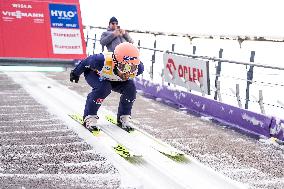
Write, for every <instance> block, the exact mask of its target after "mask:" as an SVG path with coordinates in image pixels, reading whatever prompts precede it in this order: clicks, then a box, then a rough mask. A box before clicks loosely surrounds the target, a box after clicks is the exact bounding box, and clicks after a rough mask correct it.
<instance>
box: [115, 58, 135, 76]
mask: <svg viewBox="0 0 284 189" xmlns="http://www.w3.org/2000/svg"><path fill="white" fill-rule="evenodd" d="M112 58H113V61H114V62H115V63H116V67H117V69H118V70H119V71H120V72H122V73H127V72H129V73H135V72H136V71H137V69H138V65H135V64H132V63H131V62H130V61H131V60H137V59H138V58H137V57H131V56H124V57H123V62H119V61H117V59H116V58H115V56H114V55H113V56H112Z"/></svg>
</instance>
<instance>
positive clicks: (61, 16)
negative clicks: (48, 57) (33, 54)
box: [49, 4, 83, 54]
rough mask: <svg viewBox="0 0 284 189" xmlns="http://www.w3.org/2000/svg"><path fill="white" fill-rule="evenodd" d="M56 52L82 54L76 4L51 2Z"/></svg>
mask: <svg viewBox="0 0 284 189" xmlns="http://www.w3.org/2000/svg"><path fill="white" fill-rule="evenodd" d="M49 12H50V24H51V39H52V46H53V53H54V54H82V53H83V46H82V41H81V33H80V28H79V21H78V11H77V7H76V6H75V5H62V4H49Z"/></svg>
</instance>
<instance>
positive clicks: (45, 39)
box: [0, 0, 86, 59]
mask: <svg viewBox="0 0 284 189" xmlns="http://www.w3.org/2000/svg"><path fill="white" fill-rule="evenodd" d="M0 11H1V12H0V13H1V16H0V40H1V41H0V57H4V58H10V57H11V58H51V59H54V58H56V59H81V58H84V57H85V54H86V47H85V42H84V34H83V27H82V21H81V13H80V6H79V0H72V1H71V0H68V1H67V0H65V1H63V0H50V1H44V2H43V1H39V0H33V1H32V0H30V1H21V0H0Z"/></svg>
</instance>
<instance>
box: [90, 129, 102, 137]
mask: <svg viewBox="0 0 284 189" xmlns="http://www.w3.org/2000/svg"><path fill="white" fill-rule="evenodd" d="M91 132H92V134H93V135H94V136H99V135H100V130H95V131H91Z"/></svg>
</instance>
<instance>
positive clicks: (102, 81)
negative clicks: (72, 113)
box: [73, 53, 144, 119]
mask: <svg viewBox="0 0 284 189" xmlns="http://www.w3.org/2000/svg"><path fill="white" fill-rule="evenodd" d="M105 56H106V55H104V54H102V53H100V54H95V55H91V56H89V57H87V58H86V59H84V60H82V61H81V62H80V63H79V64H78V65H77V66H76V68H75V69H74V70H73V73H74V75H76V76H80V75H81V74H82V73H84V76H85V80H86V81H87V83H88V84H89V85H90V86H91V87H92V91H91V92H90V93H89V94H88V96H87V100H86V105H85V110H84V118H85V117H86V116H88V115H97V112H98V110H99V108H100V106H101V104H102V102H103V100H104V99H105V98H106V97H107V96H108V95H109V94H110V93H111V91H115V92H118V93H120V94H121V97H120V102H119V107H118V112H117V118H118V119H119V117H120V116H121V115H131V109H132V106H133V102H134V101H135V99H136V87H135V84H134V81H133V80H132V79H129V80H126V81H112V80H108V79H107V78H103V77H102V76H101V75H100V72H101V71H102V69H103V68H104V66H105V64H106V61H105V59H106V57H105ZM143 71H144V66H143V63H142V62H140V64H139V66H138V71H137V74H136V75H140V74H142V73H143ZM114 73H115V72H114Z"/></svg>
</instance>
